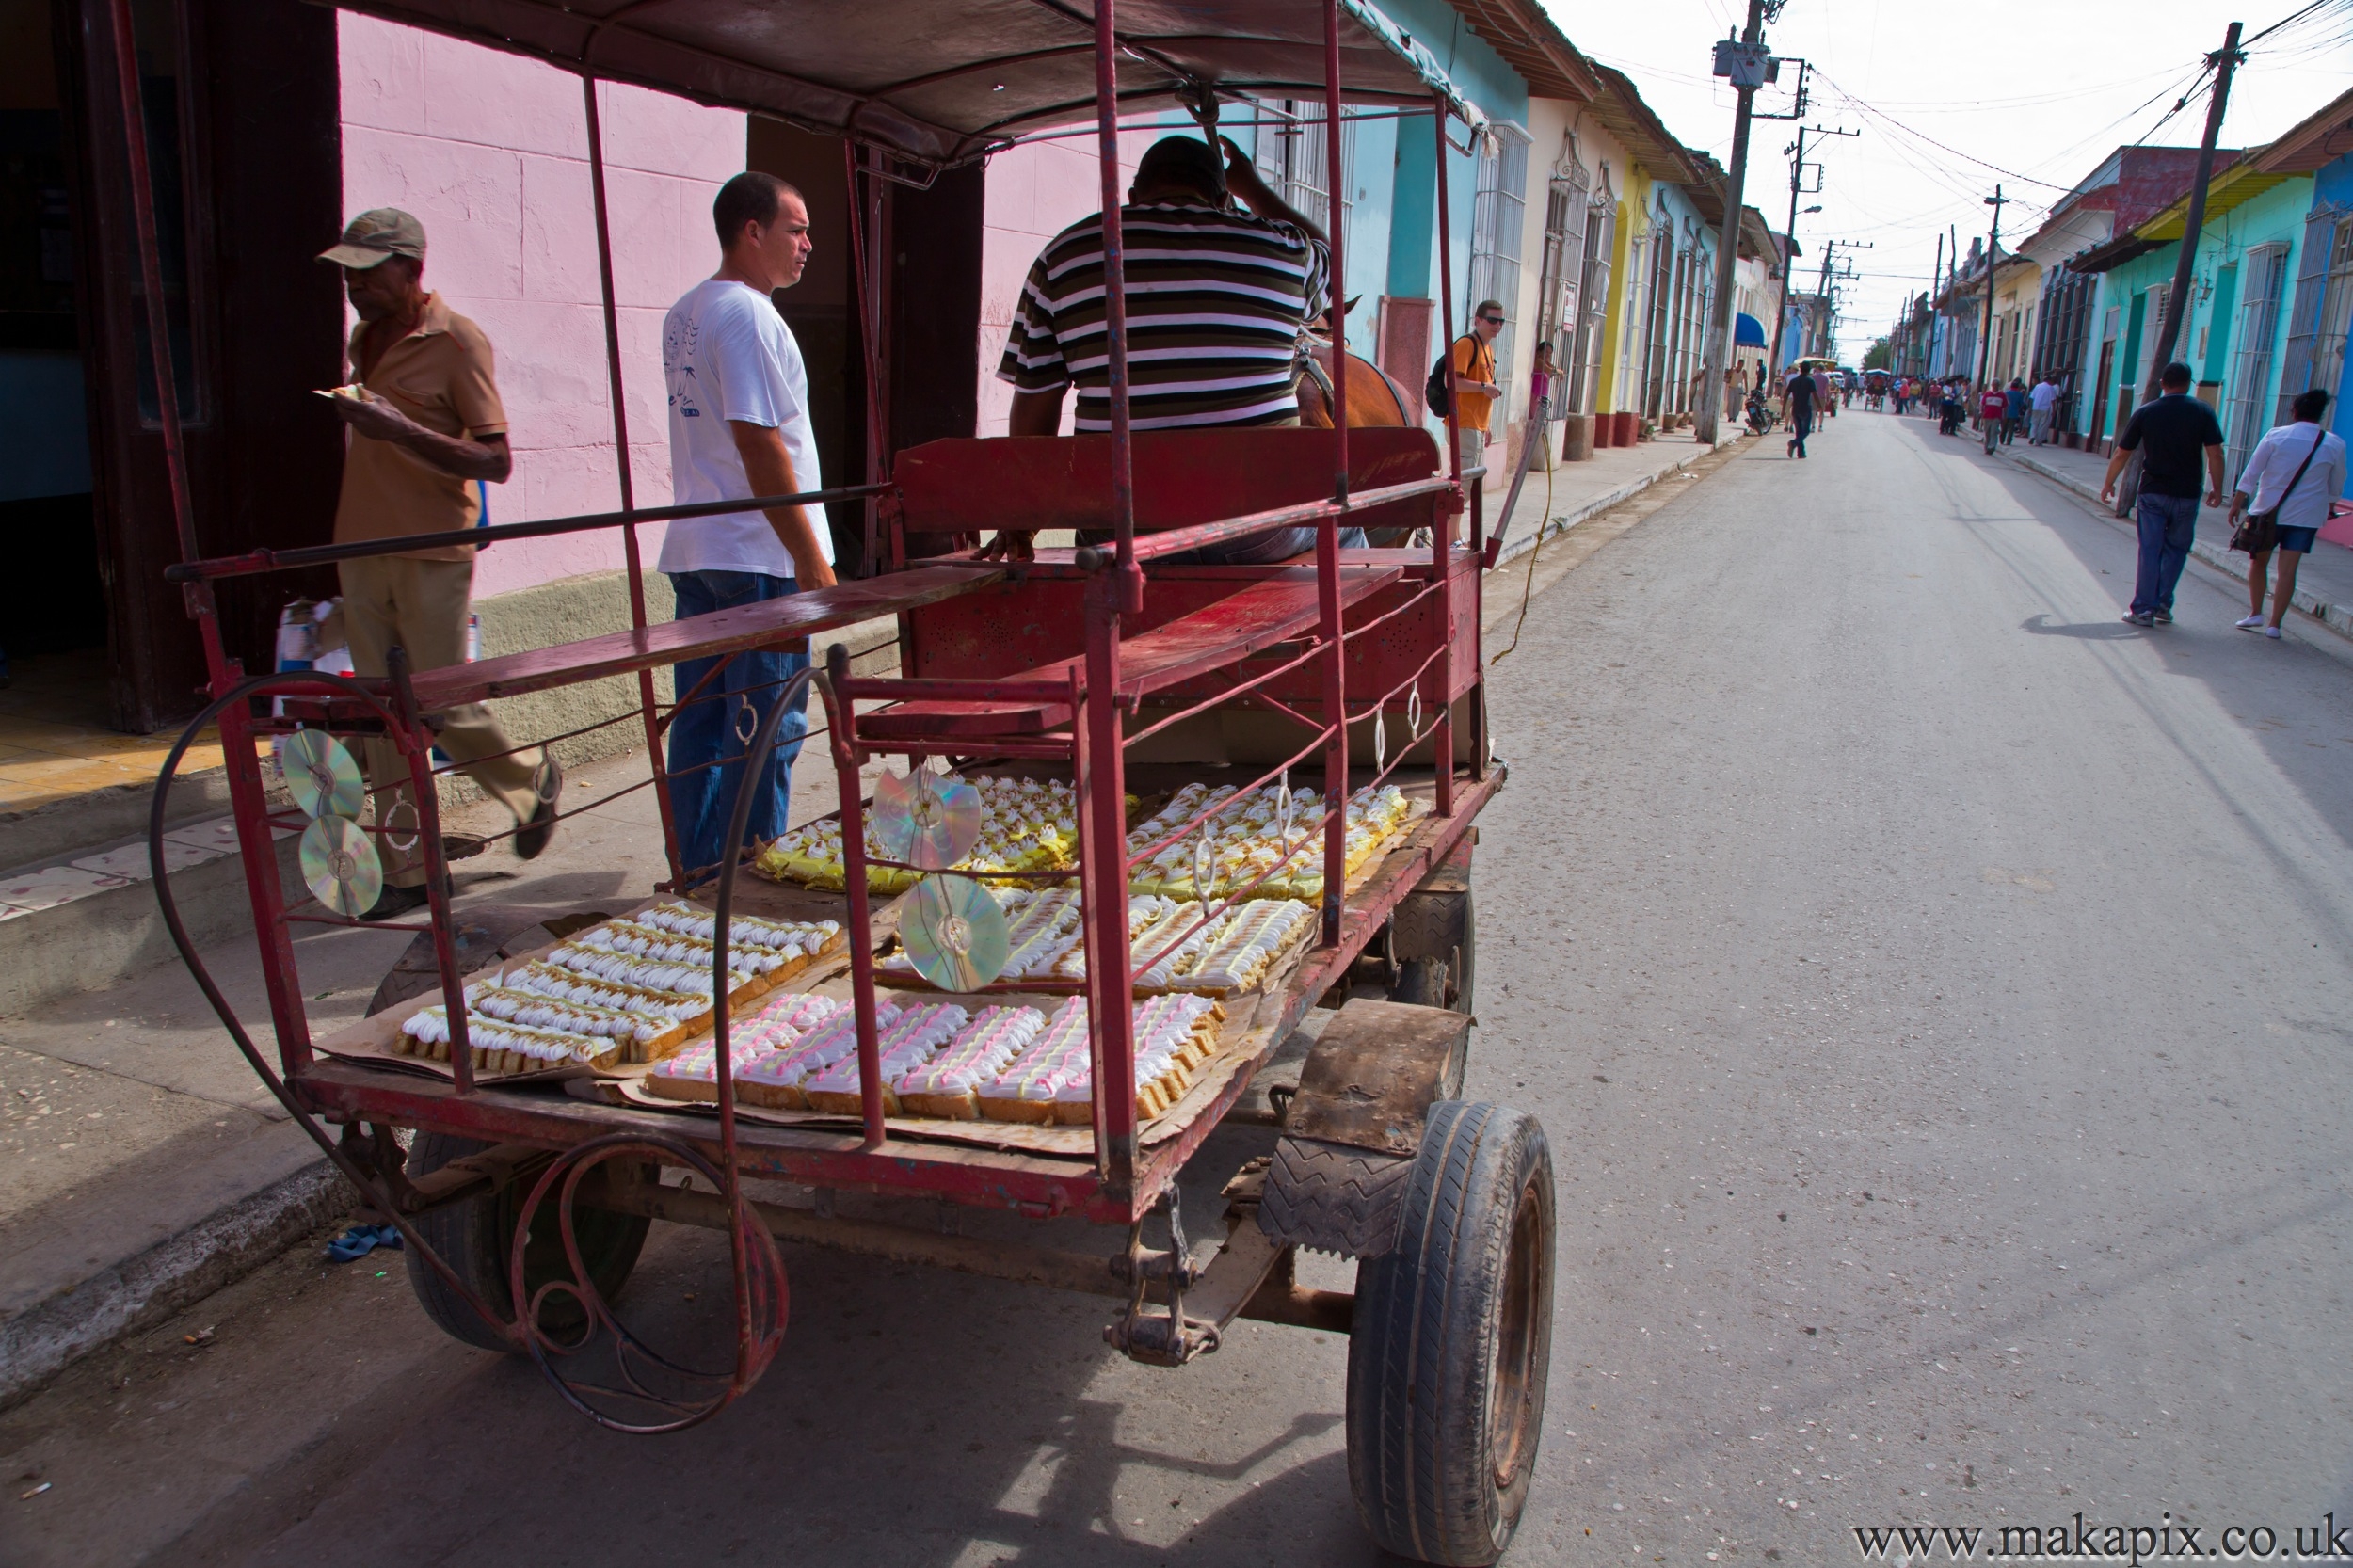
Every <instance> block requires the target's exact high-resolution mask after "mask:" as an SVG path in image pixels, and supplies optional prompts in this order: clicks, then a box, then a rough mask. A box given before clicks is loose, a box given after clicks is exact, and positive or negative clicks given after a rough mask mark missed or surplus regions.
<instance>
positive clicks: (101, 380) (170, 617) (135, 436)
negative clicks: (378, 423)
mask: <svg viewBox="0 0 2353 1568" xmlns="http://www.w3.org/2000/svg"><path fill="white" fill-rule="evenodd" d="M56 8H57V12H56V14H57V22H58V25H57V29H56V30H57V35H58V42H59V49H58V57H59V72H60V79H61V86H62V87H63V88H64V89H65V92H64V96H65V98H66V101H67V109H66V117H65V123H66V126H67V137H66V140H67V150H68V163H69V179H70V181H71V183H72V197H73V207H74V249H75V289H76V295H77V298H78V301H79V307H80V314H81V318H82V321H83V323H84V326H85V328H86V337H85V347H84V355H85V362H86V364H87V365H88V389H89V390H88V398H89V415H90V419H89V427H90V466H91V479H92V488H93V491H94V494H95V504H96V514H97V532H98V551H99V566H100V572H101V576H102V578H103V580H104V588H105V594H106V601H107V604H106V608H107V649H108V656H109V664H110V674H111V677H112V694H113V708H114V713H113V719H114V723H115V724H116V726H117V727H118V728H123V729H129V730H134V731H142V732H143V731H147V730H152V729H155V728H160V727H162V726H164V725H166V724H168V723H169V722H171V721H172V720H173V719H175V718H178V717H180V716H182V715H184V714H186V713H188V712H192V711H193V710H195V709H197V708H199V707H200V706H202V701H203V699H202V696H201V695H200V692H201V687H202V686H203V683H204V680H205V672H204V669H203V663H202V658H201V653H200V647H199V644H198V640H197V636H196V632H195V628H194V627H193V626H192V625H191V624H190V622H189V620H188V618H187V614H186V611H185V608H184V605H183V603H182V600H181V597H180V594H179V592H178V591H177V590H176V589H173V588H172V587H171V586H170V585H169V584H167V583H165V581H164V579H163V570H164V568H165V567H166V566H168V565H169V564H171V563H172V562H174V561H176V560H178V559H179V558H180V555H181V543H180V539H179V536H178V529H177V523H176V521H175V519H174V515H173V511H172V504H171V496H170V490H169V487H168V483H167V479H166V474H165V468H164V460H163V440H162V420H161V409H160V404H159V401H158V395H157V389H156V385H155V379H154V374H153V357H152V349H151V346H150V343H149V338H148V323H147V309H146V301H145V297H144V295H143V293H142V286H143V285H142V282H141V268H140V262H139V255H138V249H137V243H136V230H135V227H134V221H133V215H132V204H131V200H130V196H129V192H130V189H131V180H130V172H129V160H128V143H127V142H126V140H125V137H124V134H123V124H122V114H121V98H120V83H119V78H118V76H117V74H116V63H115V61H116V50H115V44H114V29H113V24H112V7H111V5H110V4H109V0H56ZM131 11H132V22H133V30H134V32H135V35H136V69H137V72H138V88H139V98H140V103H141V104H142V108H143V112H144V114H145V116H146V119H147V141H148V150H149V161H150V165H151V173H152V187H153V189H152V194H153V200H154V209H155V219H156V226H157V231H158V234H157V238H158V246H157V248H158V251H159V253H160V257H161V263H162V267H161V270H162V273H163V280H164V296H165V307H166V312H167V316H168V338H169V341H170V346H171V359H172V362H173V369H174V376H173V380H174V382H175V385H176V389H177V393H178V396H177V401H178V403H179V406H180V408H181V410H182V419H183V423H184V428H185V434H186V452H187V462H188V472H189V486H190V489H191V491H192V495H193V501H194V523H195V531H196V539H197V548H198V550H199V551H200V552H201V553H203V554H207V555H218V554H230V553H234V552H242V551H247V550H250V549H253V548H254V547H256V546H261V545H269V546H278V547H284V546H292V545H299V544H314V543H321V542H324V541H325V540H326V539H327V538H328V536H329V535H330V533H331V530H332V526H333V517H334V500H335V490H336V486H337V484H338V482H339V479H340V474H341V468H342V460H343V436H342V432H341V429H340V427H339V425H338V423H337V422H336V420H335V419H334V417H333V415H332V413H331V411H330V410H328V409H325V408H322V407H321V406H319V405H318V403H317V401H316V400H315V399H313V398H312V397H310V396H309V395H308V393H309V392H310V390H311V389H312V388H317V387H328V386H332V385H334V384H335V381H336V379H337V374H338V371H339V369H340V366H341V338H342V332H343V302H342V295H341V286H340V281H339V280H338V279H337V277H336V276H335V274H334V271H333V269H332V268H330V267H327V266H324V265H321V264H318V263H317V262H316V261H314V260H313V258H314V256H315V255H316V253H317V252H318V251H319V250H320V249H321V248H324V247H326V246H328V245H330V244H332V243H333V241H334V236H335V234H336V232H338V230H339V229H340V227H341V225H342V221H343V219H342V216H340V213H339V210H338V209H339V206H340V203H341V201H342V188H341V187H342V145H341V136H340V129H339V111H338V89H337V70H336V52H335V23H334V15H333V13H332V12H331V11H328V10H324V9H320V8H313V7H311V6H307V5H303V4H299V3H298V0H133V4H132V7H131ZM332 583H333V577H332V574H331V573H328V574H318V575H314V576H312V578H309V579H296V578H291V577H279V578H267V579H247V580H243V581H241V582H237V583H232V584H225V585H224V587H223V590H222V593H221V596H220V598H221V619H222V632H223V635H224V636H225V638H226V639H227V642H228V646H229V648H230V651H231V652H232V654H233V655H236V656H239V657H242V658H243V659H244V660H245V661H246V664H247V667H248V669H261V668H266V667H267V661H268V660H269V659H270V657H271V640H272V633H273V629H274V627H275V624H276V618H277V606H278V604H279V603H280V601H281V600H285V599H290V598H293V597H295V596H296V594H300V593H305V592H308V593H317V592H320V591H322V590H323V591H325V592H330V593H331V592H332V591H333V588H332Z"/></svg>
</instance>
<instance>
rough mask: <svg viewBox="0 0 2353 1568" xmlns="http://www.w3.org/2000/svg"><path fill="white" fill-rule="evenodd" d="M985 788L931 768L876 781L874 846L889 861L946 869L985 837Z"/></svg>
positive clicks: (930, 869)
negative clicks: (983, 793) (936, 774)
mask: <svg viewBox="0 0 2353 1568" xmlns="http://www.w3.org/2000/svg"><path fill="white" fill-rule="evenodd" d="M981 815H982V813H981V792H980V791H979V790H977V789H975V788H973V787H972V786H971V785H969V784H967V783H965V782H964V781H963V780H961V779H943V778H939V777H937V776H934V775H933V773H932V772H931V770H930V769H928V768H920V767H919V768H916V769H914V770H913V771H912V772H909V773H906V774H888V773H887V774H884V775H883V776H881V777H879V778H877V779H875V780H874V808H873V824H874V846H875V848H877V849H878V850H880V851H881V852H882V857H883V858H884V859H886V860H897V861H899V862H901V863H902V864H904V865H909V866H915V867H918V868H920V869H921V870H923V871H934V872H936V871H942V870H945V869H946V868H947V867H950V866H952V865H954V864H955V863H956V862H957V861H959V860H962V859H963V858H964V857H965V856H968V855H969V854H971V853H972V846H973V845H974V844H976V843H978V842H980V839H981Z"/></svg>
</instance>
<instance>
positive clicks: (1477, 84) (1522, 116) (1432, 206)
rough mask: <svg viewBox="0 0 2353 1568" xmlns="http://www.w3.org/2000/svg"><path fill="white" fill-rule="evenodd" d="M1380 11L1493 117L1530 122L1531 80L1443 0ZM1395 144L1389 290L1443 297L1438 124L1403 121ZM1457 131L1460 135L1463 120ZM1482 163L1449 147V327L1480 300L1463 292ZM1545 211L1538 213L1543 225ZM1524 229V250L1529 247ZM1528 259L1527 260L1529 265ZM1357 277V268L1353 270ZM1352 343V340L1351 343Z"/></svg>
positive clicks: (1409, 0)
mask: <svg viewBox="0 0 2353 1568" xmlns="http://www.w3.org/2000/svg"><path fill="white" fill-rule="evenodd" d="M1381 9H1382V11H1383V12H1384V13H1385V14H1386V15H1387V17H1388V18H1389V20H1390V21H1392V22H1394V23H1396V24H1398V26H1399V27H1400V28H1401V29H1402V30H1403V31H1405V32H1406V33H1407V34H1409V35H1411V36H1412V37H1413V38H1415V39H1417V40H1419V41H1420V42H1421V43H1422V44H1423V45H1424V46H1425V47H1427V48H1428V49H1429V50H1430V52H1431V53H1432V54H1433V55H1435V56H1437V59H1438V64H1439V66H1440V67H1441V68H1442V69H1443V70H1444V71H1445V72H1446V73H1447V76H1448V78H1449V80H1450V81H1452V82H1453V83H1454V85H1455V86H1456V87H1458V88H1461V89H1462V91H1463V93H1464V95H1465V97H1467V98H1468V99H1470V101H1471V102H1472V103H1474V104H1478V105H1479V108H1480V110H1481V112H1482V113H1484V114H1486V115H1487V116H1488V117H1489V118H1491V119H1496V120H1511V121H1513V123H1514V124H1517V125H1520V126H1523V127H1525V126H1526V125H1527V123H1528V84H1527V83H1526V82H1524V81H1522V80H1521V79H1520V78H1519V75H1518V73H1517V72H1513V69H1512V68H1511V67H1510V66H1509V65H1507V64H1505V63H1504V59H1503V56H1500V55H1498V54H1497V53H1496V52H1495V51H1494V50H1493V49H1491V48H1489V47H1488V45H1487V43H1486V41H1485V40H1482V39H1481V38H1479V37H1478V36H1477V35H1475V34H1473V33H1472V32H1471V31H1470V29H1469V28H1468V27H1466V26H1465V25H1464V24H1463V19H1462V17H1461V16H1460V15H1459V14H1457V13H1456V12H1455V10H1454V9H1453V8H1451V7H1450V6H1448V5H1447V4H1446V3H1445V0H1382V4H1381ZM1397 123H1398V127H1399V130H1398V139H1397V143H1396V149H1397V152H1396V164H1395V169H1396V176H1395V187H1394V188H1395V197H1394V219H1393V223H1392V226H1391V229H1390V231H1389V265H1388V276H1387V280H1386V283H1387V286H1386V288H1385V290H1384V291H1383V292H1385V293H1388V294H1392V295H1396V296H1399V297H1401V298H1408V299H1431V300H1435V299H1437V298H1439V297H1440V296H1439V290H1438V274H1437V254H1438V224H1437V159H1436V157H1435V155H1434V154H1435V150H1436V143H1435V129H1434V125H1433V121H1432V120H1430V119H1428V118H1422V119H1417V120H1400V121H1398V122H1397ZM1454 134H1455V136H1457V137H1458V138H1459V137H1460V136H1462V129H1461V126H1460V125H1459V123H1458V124H1457V125H1456V127H1455V133H1454ZM1476 173H1477V170H1476V168H1475V165H1474V164H1473V161H1472V159H1471V157H1470V155H1469V154H1467V153H1464V152H1451V153H1449V158H1448V162H1447V170H1446V177H1447V221H1448V224H1449V229H1450V232H1449V238H1450V239H1451V240H1452V241H1453V246H1452V249H1453V258H1452V264H1451V267H1450V269H1449V271H1450V275H1451V277H1452V278H1453V280H1454V290H1455V296H1456V297H1455V300H1454V315H1455V320H1454V322H1453V323H1452V324H1451V326H1450V328H1449V330H1450V331H1452V332H1460V331H1461V330H1462V329H1463V322H1464V320H1465V318H1466V317H1467V316H1468V314H1469V312H1470V307H1471V306H1472V305H1474V304H1476V303H1478V302H1477V301H1476V300H1466V299H1465V298H1463V297H1462V291H1463V290H1464V289H1465V288H1466V287H1468V286H1469V284H1468V280H1469V277H1470V232H1471V204H1472V199H1473V197H1474V195H1475V194H1476V192H1475V186H1474V184H1473V182H1474V180H1475V178H1476ZM1543 221H1544V218H1543V215H1542V214H1541V213H1540V214H1538V215H1537V216H1536V218H1535V222H1536V223H1537V224H1538V225H1539V226H1541V225H1542V223H1543ZM1526 232H1527V231H1526V229H1525V227H1523V230H1522V233H1523V239H1522V248H1523V249H1525V248H1526V244H1527V242H1526V239H1525V237H1524V236H1525V234H1526ZM1523 264H1525V263H1523ZM1349 271H1350V275H1351V277H1352V278H1353V277H1354V276H1355V269H1354V268H1353V267H1351V268H1350V269H1349ZM1351 341H1353V337H1352V340H1351Z"/></svg>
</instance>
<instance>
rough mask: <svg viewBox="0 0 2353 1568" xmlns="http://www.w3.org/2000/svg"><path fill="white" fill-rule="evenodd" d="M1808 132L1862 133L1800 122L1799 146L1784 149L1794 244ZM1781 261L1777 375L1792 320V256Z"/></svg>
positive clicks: (1788, 233)
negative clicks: (1787, 159) (1783, 340)
mask: <svg viewBox="0 0 2353 1568" xmlns="http://www.w3.org/2000/svg"><path fill="white" fill-rule="evenodd" d="M1809 134H1811V135H1813V136H1861V135H1862V134H1863V133H1862V132H1860V131H1832V130H1827V129H1825V128H1824V127H1822V126H1819V125H1806V124H1802V123H1801V124H1800V125H1799V127H1798V139H1797V143H1796V145H1794V146H1791V147H1786V148H1784V149H1783V151H1784V152H1787V153H1789V154H1790V155H1791V159H1790V164H1789V223H1788V226H1787V227H1786V228H1785V229H1784V230H1783V231H1782V237H1783V238H1784V239H1785V240H1787V241H1788V242H1789V243H1790V244H1791V245H1793V246H1794V245H1796V244H1797V242H1798V191H1799V187H1800V186H1801V185H1803V184H1805V138H1806V136H1808V135H1809ZM1781 264H1782V267H1781V270H1782V308H1781V310H1780V311H1779V312H1777V313H1776V314H1775V315H1774V317H1773V356H1772V364H1771V370H1772V374H1774V375H1776V376H1778V375H1780V374H1781V337H1782V328H1784V327H1785V325H1786V324H1787V322H1788V320H1789V300H1788V293H1789V279H1790V267H1789V258H1788V257H1786V256H1784V257H1782V258H1781Z"/></svg>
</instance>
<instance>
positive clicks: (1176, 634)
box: [857, 564, 1406, 741]
mask: <svg viewBox="0 0 2353 1568" xmlns="http://www.w3.org/2000/svg"><path fill="white" fill-rule="evenodd" d="M1405 571H1406V568H1405V567H1404V566H1402V565H1394V564H1380V565H1362V566H1343V567H1342V568H1340V607H1341V609H1343V610H1346V609H1347V608H1348V607H1349V606H1351V605H1353V604H1356V603H1359V602H1361V601H1362V600H1366V599H1368V598H1369V597H1371V596H1372V595H1373V594H1376V593H1378V592H1380V591H1381V590H1382V589H1383V588H1385V587H1387V586H1388V585H1389V584H1392V583H1395V582H1397V581H1399V580H1400V579H1401V578H1402V577H1404V575H1405ZM1318 614H1319V610H1318V606H1317V603H1316V568H1314V567H1312V566H1295V567H1284V568H1279V569H1278V570H1277V571H1275V573H1274V574H1273V575H1272V576H1270V577H1265V578H1261V579H1260V580H1258V581H1257V582H1255V583H1253V584H1250V585H1249V586H1248V587H1246V588H1243V589H1242V590H1241V591H1240V592H1239V593H1233V594H1228V595H1227V596H1226V597H1225V598H1224V599H1220V600H1216V601H1214V602H1212V603H1210V604H1209V605H1207V606H1205V607H1204V608H1202V609H1199V610H1195V611H1194V612H1193V614H1191V615H1189V616H1178V617H1177V619H1175V620H1172V621H1170V622H1168V623H1167V624H1166V625H1163V626H1160V627H1157V628H1155V629H1154V630H1152V631H1150V632H1143V633H1141V634H1140V635H1138V636H1135V637H1132V638H1128V639H1124V640H1123V641H1122V642H1121V643H1120V645H1119V692H1120V696H1122V697H1124V698H1126V699H1128V700H1130V701H1133V700H1135V699H1137V698H1140V697H1143V696H1145V695H1147V694H1148V693H1152V692H1156V691H1160V690H1162V689H1163V688H1166V687H1169V686H1174V685H1176V684H1177V683H1178V682H1179V681H1184V680H1192V679H1193V677H1195V676H1198V675H1203V674H1206V673H1207V672H1209V671H1210V670H1213V669H1216V668H1218V667H1220V666H1221V665H1225V664H1232V663H1233V662H1234V661H1235V660H1237V659H1240V658H1242V657H1243V656H1245V655H1247V654H1252V653H1256V652H1257V651H1258V650H1259V649H1261V648H1272V647H1273V646H1274V645H1275V644H1276V643H1282V642H1288V641H1289V640H1290V639H1291V638H1293V637H1296V636H1299V635H1300V634H1301V633H1303V632H1310V631H1313V630H1314V629H1315V625H1316V620H1317V616H1318ZM1085 664H1086V660H1085V659H1084V657H1083V656H1080V657H1073V658H1069V659H1061V660H1057V661H1055V662H1054V663H1052V664H1041V665H1039V666H1038V667H1037V668H1035V669H1031V670H1024V671H1022V672H1021V673H1020V674H1018V675H1012V676H1007V677H1006V678H1005V679H1006V680H1008V681H1014V680H1018V681H1022V682H1036V683H1046V684H1066V683H1067V682H1068V681H1069V679H1070V677H1071V675H1072V673H1073V672H1077V671H1082V670H1083V669H1084V666H1085ZM885 689H887V688H880V687H878V688H876V690H877V691H878V692H879V691H881V690H885ZM1069 723H1070V704H1069V703H1067V702H1055V701H1052V700H1048V699H1031V700H1025V701H988V700H975V701H960V700H925V701H918V702H902V703H898V704H895V705H894V706H891V707H888V708H885V709H882V710H880V711H878V712H872V713H868V714H865V715H862V716H861V717H860V718H859V719H858V723H857V728H858V733H859V735H860V736H861V737H864V738H868V739H872V740H877V741H887V740H925V739H934V738H938V737H942V736H953V735H1025V734H1027V735H1033V734H1038V733H1041V732H1043V731H1046V730H1050V729H1059V728H1063V727H1064V726H1065V725H1067V724H1069Z"/></svg>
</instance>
